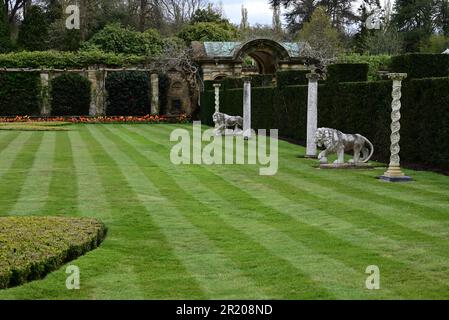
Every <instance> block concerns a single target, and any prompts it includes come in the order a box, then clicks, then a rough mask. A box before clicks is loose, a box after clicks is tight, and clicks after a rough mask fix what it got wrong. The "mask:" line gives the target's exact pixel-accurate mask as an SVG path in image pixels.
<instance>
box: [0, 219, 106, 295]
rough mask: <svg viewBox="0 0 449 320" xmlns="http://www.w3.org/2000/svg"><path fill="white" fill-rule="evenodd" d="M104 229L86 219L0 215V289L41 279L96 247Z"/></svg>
mask: <svg viewBox="0 0 449 320" xmlns="http://www.w3.org/2000/svg"><path fill="white" fill-rule="evenodd" d="M106 232H107V229H106V227H105V225H104V224H103V223H101V222H100V221H98V220H96V219H89V218H60V217H0V244H2V245H1V246H0V289H4V288H10V287H14V286H18V285H21V284H24V283H26V282H29V281H33V280H37V279H42V278H43V277H45V276H46V275H47V274H48V273H50V272H52V271H54V270H56V269H58V268H59V267H60V266H62V265H63V264H64V263H66V262H69V261H72V260H74V259H76V258H78V257H79V256H81V255H83V254H85V253H86V252H88V251H91V250H93V249H95V248H97V247H98V246H99V245H100V244H101V242H102V241H103V240H104V238H105V237H106Z"/></svg>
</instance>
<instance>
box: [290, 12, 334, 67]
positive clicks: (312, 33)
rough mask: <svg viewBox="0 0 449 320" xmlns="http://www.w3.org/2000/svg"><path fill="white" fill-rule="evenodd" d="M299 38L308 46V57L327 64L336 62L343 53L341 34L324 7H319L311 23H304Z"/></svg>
mask: <svg viewBox="0 0 449 320" xmlns="http://www.w3.org/2000/svg"><path fill="white" fill-rule="evenodd" d="M299 38H300V39H301V40H302V41H304V42H306V43H307V44H308V47H309V48H308V50H306V55H307V56H309V57H310V58H313V59H317V60H319V61H321V62H322V63H325V64H326V63H329V62H332V61H333V60H335V59H336V57H337V56H338V54H339V53H340V52H341V51H342V49H341V48H342V45H341V41H340V35H339V32H338V31H337V29H336V28H334V27H333V26H332V23H331V20H330V19H329V17H328V15H327V13H326V9H325V8H323V7H318V8H317V9H316V10H315V11H314V13H313V14H312V17H311V19H310V22H306V23H304V26H303V28H302V30H301V32H300V33H299Z"/></svg>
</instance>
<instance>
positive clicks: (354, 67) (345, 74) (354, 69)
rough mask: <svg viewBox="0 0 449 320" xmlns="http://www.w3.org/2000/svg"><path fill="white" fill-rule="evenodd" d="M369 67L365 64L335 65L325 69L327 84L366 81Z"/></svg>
mask: <svg viewBox="0 0 449 320" xmlns="http://www.w3.org/2000/svg"><path fill="white" fill-rule="evenodd" d="M368 71H369V65H368V64H367V63H337V64H332V65H330V66H329V67H328V68H327V72H328V75H327V81H328V82H359V81H368Z"/></svg>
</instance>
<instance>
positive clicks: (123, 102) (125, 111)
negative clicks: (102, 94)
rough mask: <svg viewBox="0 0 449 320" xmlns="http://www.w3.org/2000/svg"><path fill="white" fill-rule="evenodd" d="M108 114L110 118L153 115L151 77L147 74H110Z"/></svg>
mask: <svg viewBox="0 0 449 320" xmlns="http://www.w3.org/2000/svg"><path fill="white" fill-rule="evenodd" d="M106 90H107V92H108V100H107V109H106V113H107V115H110V116H145V115H147V114H150V113H151V102H150V101H151V100H150V96H151V93H150V77H149V76H148V74H147V73H145V72H136V71H123V72H114V73H111V74H109V76H108V77H107V79H106Z"/></svg>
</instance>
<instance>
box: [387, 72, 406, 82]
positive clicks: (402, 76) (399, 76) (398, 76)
mask: <svg viewBox="0 0 449 320" xmlns="http://www.w3.org/2000/svg"><path fill="white" fill-rule="evenodd" d="M388 78H389V79H391V80H393V81H402V80H405V79H406V78H407V74H406V73H389V74H388Z"/></svg>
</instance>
